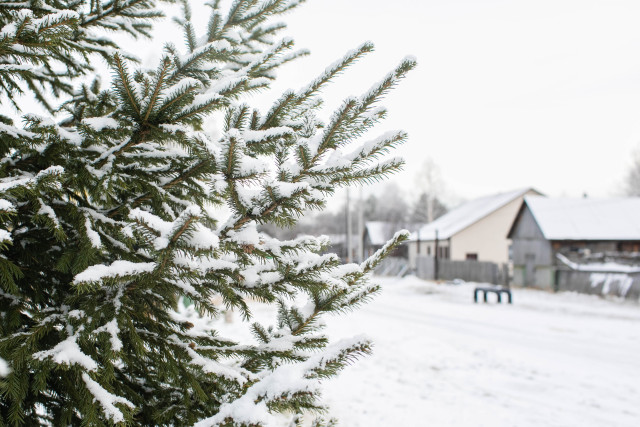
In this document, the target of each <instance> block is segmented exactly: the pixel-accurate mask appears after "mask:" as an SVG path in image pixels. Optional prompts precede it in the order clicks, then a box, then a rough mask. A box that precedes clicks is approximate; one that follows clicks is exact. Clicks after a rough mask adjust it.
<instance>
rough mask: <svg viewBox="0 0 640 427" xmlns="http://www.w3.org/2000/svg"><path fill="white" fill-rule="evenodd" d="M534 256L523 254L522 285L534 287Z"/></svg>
mask: <svg viewBox="0 0 640 427" xmlns="http://www.w3.org/2000/svg"><path fill="white" fill-rule="evenodd" d="M535 265H536V255H535V254H525V255H524V285H525V286H535V285H536V267H535Z"/></svg>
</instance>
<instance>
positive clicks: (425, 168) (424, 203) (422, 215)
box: [412, 157, 447, 222]
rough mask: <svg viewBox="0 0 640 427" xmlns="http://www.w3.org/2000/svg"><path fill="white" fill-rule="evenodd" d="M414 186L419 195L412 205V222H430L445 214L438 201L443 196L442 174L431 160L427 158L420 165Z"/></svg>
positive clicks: (444, 209) (443, 206)
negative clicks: (418, 190)
mask: <svg viewBox="0 0 640 427" xmlns="http://www.w3.org/2000/svg"><path fill="white" fill-rule="evenodd" d="M416 185H417V188H419V189H420V193H419V194H420V195H419V196H418V200H417V201H416V203H415V204H414V212H413V214H412V217H413V218H412V220H413V221H417V222H432V221H433V220H434V219H436V218H438V217H439V216H441V215H443V214H444V213H446V211H447V208H446V206H445V205H444V204H443V203H442V202H441V201H440V199H441V198H442V195H443V194H444V183H443V181H442V174H441V172H440V167H439V166H438V165H437V163H436V162H435V161H434V160H433V158H431V157H427V158H426V159H425V160H424V162H423V163H422V168H421V169H420V172H418V174H417V176H416ZM418 211H419V212H418Z"/></svg>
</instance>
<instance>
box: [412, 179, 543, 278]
mask: <svg viewBox="0 0 640 427" xmlns="http://www.w3.org/2000/svg"><path fill="white" fill-rule="evenodd" d="M534 195H536V196H537V195H541V193H539V192H538V191H536V190H534V189H532V188H524V189H519V190H515V191H510V192H506V193H499V194H494V195H491V196H486V197H481V198H479V199H475V200H472V201H470V202H467V203H464V204H462V205H461V206H459V207H457V208H455V209H453V210H451V211H449V212H448V213H446V214H445V215H443V216H441V217H440V218H438V219H436V220H435V221H433V222H431V223H429V224H427V225H425V226H423V227H421V228H420V229H418V230H417V231H415V232H414V233H412V234H411V237H410V239H409V242H408V243H407V245H408V256H409V265H410V267H411V268H412V269H414V268H416V263H417V257H418V256H424V255H426V256H432V257H435V256H437V257H438V258H440V259H450V260H454V261H455V260H460V261H462V260H474V261H487V262H493V263H497V264H504V263H507V262H508V261H509V244H510V242H509V240H508V239H507V233H508V232H509V229H510V227H511V225H512V224H513V220H514V218H515V217H516V214H517V213H518V209H519V208H520V206H521V205H522V201H523V200H524V197H525V196H534Z"/></svg>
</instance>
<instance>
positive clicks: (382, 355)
mask: <svg viewBox="0 0 640 427" xmlns="http://www.w3.org/2000/svg"><path fill="white" fill-rule="evenodd" d="M376 279H377V282H379V283H381V284H382V285H383V292H382V294H381V295H379V296H378V297H376V299H375V300H374V301H372V302H371V303H369V304H368V305H366V306H365V307H363V308H362V309H361V310H359V311H357V312H355V313H352V314H349V315H348V319H346V318H344V317H339V318H338V317H336V318H328V319H327V324H328V328H329V331H330V334H331V336H332V338H333V339H338V338H342V337H347V336H352V335H356V334H360V333H363V332H364V333H366V334H368V335H369V336H371V337H372V338H373V339H374V341H375V349H374V354H373V355H372V356H370V357H368V358H365V359H362V360H360V361H359V362H358V363H356V364H355V365H354V366H351V367H350V368H348V369H347V370H345V371H344V372H343V373H342V375H341V376H340V377H339V378H337V379H334V380H332V381H331V382H329V383H327V385H326V392H325V397H326V399H327V401H328V402H329V403H330V405H331V407H332V409H333V413H334V415H335V416H336V417H337V418H338V419H339V420H340V425H343V426H346V427H357V426H367V427H371V426H394V427H399V426H492V427H496V426H536V427H538V426H581V427H584V426H634V427H635V426H640V405H639V402H640V304H638V303H629V302H620V301H607V300H603V299H600V298H598V297H595V296H587V295H576V294H550V293H546V292H542V291H534V290H525V289H515V290H514V304H513V305H506V304H502V305H497V304H495V303H493V304H487V305H485V304H482V303H480V304H474V303H473V288H474V285H473V284H462V285H446V284H440V285H438V284H434V283H430V282H424V281H421V280H419V279H416V278H413V277H409V278H405V279H389V278H376ZM490 300H491V301H495V299H491V296H490Z"/></svg>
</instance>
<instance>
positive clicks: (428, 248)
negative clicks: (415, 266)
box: [427, 246, 431, 255]
mask: <svg viewBox="0 0 640 427" xmlns="http://www.w3.org/2000/svg"><path fill="white" fill-rule="evenodd" d="M427 255H431V246H427Z"/></svg>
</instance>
